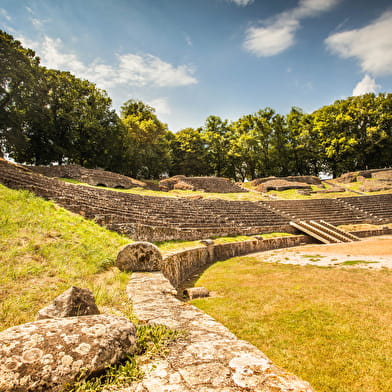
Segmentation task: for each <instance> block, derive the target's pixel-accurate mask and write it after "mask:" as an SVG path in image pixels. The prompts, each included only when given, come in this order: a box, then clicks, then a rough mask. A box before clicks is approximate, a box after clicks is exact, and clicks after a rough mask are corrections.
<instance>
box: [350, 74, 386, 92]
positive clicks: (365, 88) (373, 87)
mask: <svg viewBox="0 0 392 392" xmlns="http://www.w3.org/2000/svg"><path fill="white" fill-rule="evenodd" d="M380 87H381V86H380V85H378V84H377V83H376V81H375V79H373V78H371V77H370V76H369V75H368V74H366V75H365V76H364V77H363V79H362V80H361V81H360V82H358V84H357V85H356V86H355V87H354V90H353V93H352V95H354V96H355V95H363V94H367V93H376V92H377V90H378V89H379V88H380Z"/></svg>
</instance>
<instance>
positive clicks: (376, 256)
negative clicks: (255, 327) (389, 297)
mask: <svg viewBox="0 0 392 392" xmlns="http://www.w3.org/2000/svg"><path fill="white" fill-rule="evenodd" d="M252 256H256V257H257V258H259V259H260V261H265V262H272V263H282V264H300V265H307V264H310V265H316V266H324V267H326V266H336V267H338V266H339V267H357V268H358V267H359V268H392V235H385V236H380V237H369V238H364V239H362V240H361V241H357V242H350V243H340V244H330V245H313V244H312V245H304V246H297V247H294V248H288V249H278V250H273V251H268V252H260V253H255V254H253V255H252Z"/></svg>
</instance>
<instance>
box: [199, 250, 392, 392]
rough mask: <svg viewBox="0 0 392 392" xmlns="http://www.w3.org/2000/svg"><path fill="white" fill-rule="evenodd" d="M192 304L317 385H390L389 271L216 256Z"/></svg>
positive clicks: (322, 388) (329, 390)
mask: <svg viewBox="0 0 392 392" xmlns="http://www.w3.org/2000/svg"><path fill="white" fill-rule="evenodd" d="M196 285H197V286H204V287H207V288H208V289H209V290H211V291H215V292H217V294H218V295H217V297H213V298H209V299H197V300H194V301H193V303H194V304H196V305H197V306H198V307H200V308H201V309H203V310H205V311H206V312H207V313H208V314H210V315H212V316H213V317H215V318H216V319H217V320H219V321H220V322H222V323H223V324H224V325H226V326H227V327H228V328H229V329H230V330H231V331H233V332H234V333H235V334H236V335H237V336H238V337H239V338H241V339H245V340H248V341H250V342H252V343H253V344H255V345H256V346H257V347H259V348H260V349H261V350H262V351H263V352H265V353H266V354H267V355H268V356H269V357H270V358H271V359H272V360H273V361H274V362H275V363H276V364H278V365H280V366H282V367H284V368H286V369H287V370H289V371H291V372H293V373H295V374H297V375H298V376H300V377H301V378H303V379H305V380H307V381H309V382H310V383H311V384H312V385H313V386H314V387H315V389H316V390H317V391H318V392H352V391H366V392H389V391H391V390H392V377H391V374H392V361H391V358H392V344H391V342H392V329H391V328H390V326H391V325H392V311H391V309H392V271H390V270H381V271H369V270H361V269H350V270H342V269H334V268H317V267H314V266H293V265H280V264H268V263H260V262H259V261H258V260H256V259H255V258H252V257H242V258H234V259H230V260H227V261H225V262H220V263H216V264H214V265H213V266H211V267H210V268H209V269H208V270H207V271H206V272H205V273H204V274H203V275H202V277H201V278H200V279H199V280H198V282H197V284H196Z"/></svg>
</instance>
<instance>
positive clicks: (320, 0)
mask: <svg viewBox="0 0 392 392" xmlns="http://www.w3.org/2000/svg"><path fill="white" fill-rule="evenodd" d="M340 1H341V0H300V2H299V3H298V6H297V7H295V8H293V9H291V10H288V11H284V12H282V13H280V14H278V15H276V16H274V17H273V18H271V19H267V20H266V21H263V22H261V24H262V26H252V27H249V28H248V29H247V31H246V37H245V41H244V44H243V46H244V48H245V49H246V50H247V51H248V52H250V53H252V54H254V55H256V56H258V57H268V56H274V55H277V54H279V53H281V52H283V51H284V50H286V49H288V48H289V47H291V46H293V45H294V43H295V33H296V32H297V30H299V28H300V27H301V23H300V22H301V20H302V19H305V18H311V17H315V16H317V15H319V14H322V13H323V12H327V11H329V10H331V9H332V8H333V7H335V6H336V5H337V4H338V3H339V2H340Z"/></svg>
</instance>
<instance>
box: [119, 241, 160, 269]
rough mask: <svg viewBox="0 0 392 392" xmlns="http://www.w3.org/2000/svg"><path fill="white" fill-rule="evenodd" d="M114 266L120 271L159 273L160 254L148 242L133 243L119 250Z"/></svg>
mask: <svg viewBox="0 0 392 392" xmlns="http://www.w3.org/2000/svg"><path fill="white" fill-rule="evenodd" d="M116 266H117V267H118V268H120V270H121V271H135V272H136V271H140V272H143V271H160V269H161V266H162V254H161V252H160V250H159V249H158V248H157V247H156V246H155V245H154V244H151V243H150V242H133V243H132V244H128V245H126V246H124V248H122V249H121V251H120V252H119V254H118V255H117V260H116Z"/></svg>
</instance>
